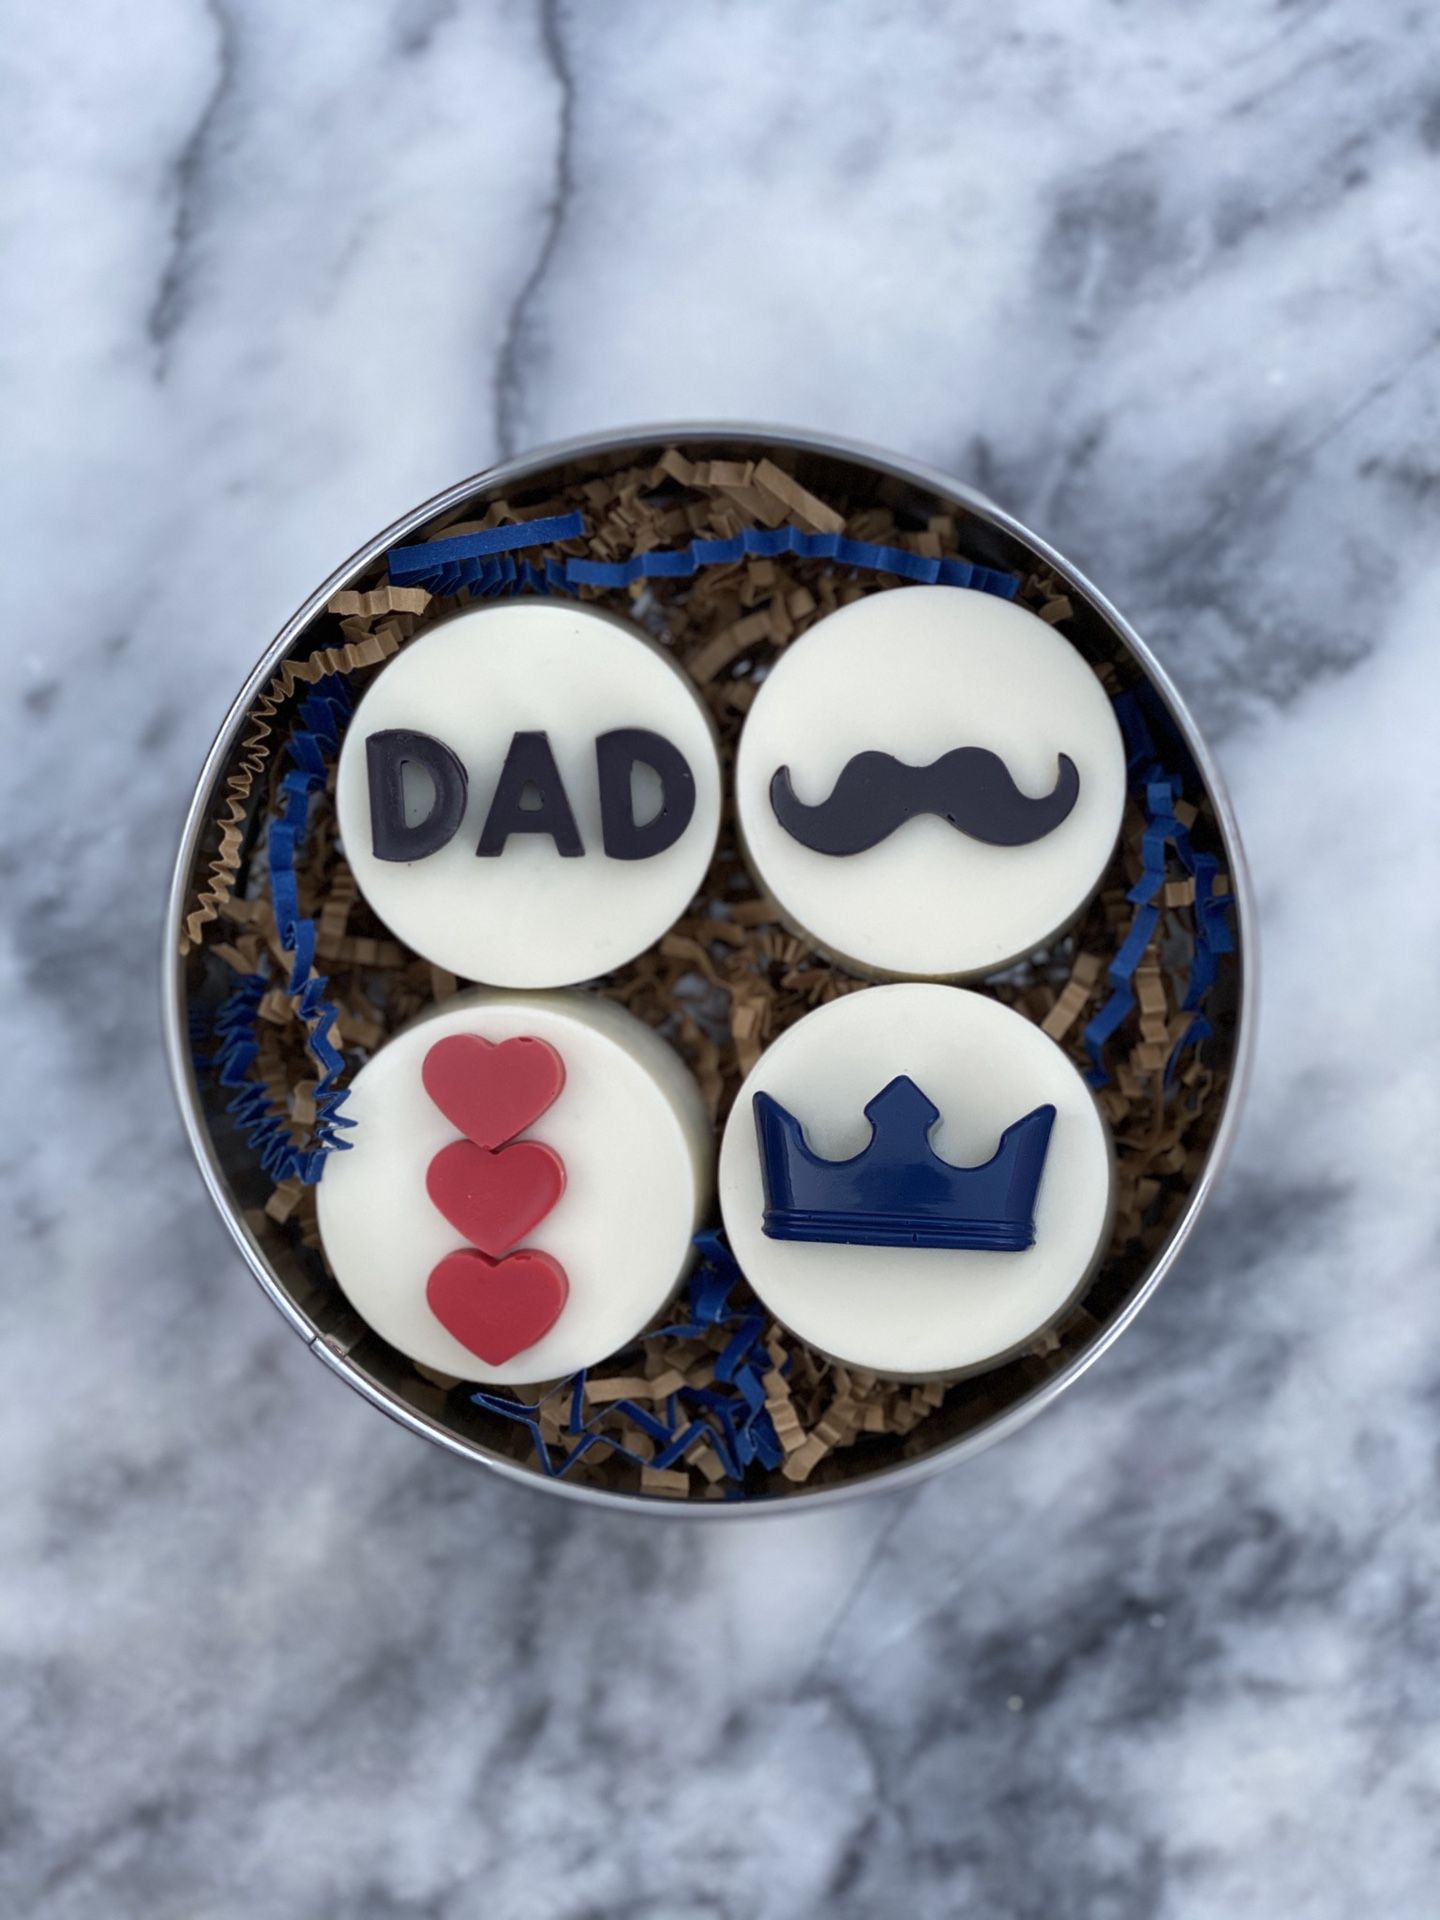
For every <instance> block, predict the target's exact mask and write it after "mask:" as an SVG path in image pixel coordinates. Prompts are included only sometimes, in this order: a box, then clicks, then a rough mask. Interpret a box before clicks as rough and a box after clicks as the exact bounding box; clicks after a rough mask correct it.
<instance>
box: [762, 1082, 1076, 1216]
mask: <svg viewBox="0 0 1440 1920" xmlns="http://www.w3.org/2000/svg"><path fill="white" fill-rule="evenodd" d="M865 1117H866V1119H867V1120H868V1121H869V1122H870V1125H871V1127H872V1128H873V1129H874V1133H873V1137H872V1138H871V1140H870V1142H869V1144H868V1145H867V1146H866V1147H865V1148H864V1149H863V1150H862V1151H861V1152H859V1153H857V1154H856V1155H855V1157H854V1158H853V1159H851V1160H822V1159H821V1158H820V1157H819V1155H818V1154H815V1153H812V1152H811V1150H810V1148H809V1147H808V1146H807V1145H806V1144H805V1135H804V1131H803V1130H802V1128H801V1125H800V1122H799V1121H798V1120H797V1119H796V1118H795V1116H794V1114H792V1113H787V1112H786V1110H785V1108H784V1107H782V1106H781V1105H780V1102H779V1101H778V1100H776V1099H774V1098H773V1097H772V1096H771V1095H770V1094H768V1093H757V1094H756V1095H755V1131H756V1133H757V1134H758V1135H759V1139H760V1176H761V1179H762V1180H763V1181H764V1184H765V1219H764V1229H765V1232H766V1233H767V1234H768V1235H769V1237H770V1238H771V1239H772V1240H825V1241H830V1242H832V1243H837V1244H840V1245H848V1246H864V1247H966V1248H973V1249H977V1250H980V1249H983V1250H986V1251H989V1252H993V1253H1022V1252H1023V1251H1024V1250H1025V1248H1026V1247H1029V1246H1033V1245H1034V1243H1035V1196H1036V1194H1037V1192H1038V1191H1039V1188H1040V1176H1041V1174H1042V1173H1043V1172H1044V1170H1045V1155H1046V1152H1047V1150H1048V1148H1049V1145H1050V1129H1051V1127H1052V1126H1053V1125H1054V1122H1055V1109H1054V1107H1048V1106H1047V1107H1036V1108H1035V1110H1034V1112H1033V1113H1027V1114H1026V1115H1025V1117H1024V1119H1023V1120H1017V1121H1015V1123H1014V1124H1013V1126H1009V1127H1007V1128H1006V1129H1005V1131H1004V1133H1002V1134H1001V1136H1000V1144H999V1146H998V1147H997V1148H996V1149H995V1152H994V1155H993V1156H992V1157H991V1158H990V1159H989V1160H987V1161H986V1162H985V1164H984V1165H983V1166H980V1167H952V1166H951V1165H950V1163H949V1161H948V1160H942V1159H941V1158H940V1156H939V1155H938V1154H937V1153H936V1152H935V1150H934V1148H933V1147H932V1146H931V1145H930V1135H931V1132H932V1131H933V1129H934V1127H935V1123H936V1122H937V1121H938V1120H939V1118H940V1109H939V1108H938V1107H936V1106H935V1105H934V1104H933V1103H932V1102H931V1101H930V1100H928V1099H927V1098H926V1096H925V1095H924V1094H923V1093H922V1092H921V1091H920V1089H919V1087H917V1086H916V1084H915V1082H914V1081H913V1080H911V1079H910V1078H909V1077H908V1076H907V1075H905V1074H901V1075H900V1076H899V1077H898V1078H897V1079H894V1080H892V1081H891V1082H890V1084H889V1086H887V1087H882V1088H881V1090H880V1092H879V1093H877V1094H876V1096H875V1098H874V1099H873V1100H872V1101H871V1102H870V1104H869V1106H867V1107H866V1109H865Z"/></svg>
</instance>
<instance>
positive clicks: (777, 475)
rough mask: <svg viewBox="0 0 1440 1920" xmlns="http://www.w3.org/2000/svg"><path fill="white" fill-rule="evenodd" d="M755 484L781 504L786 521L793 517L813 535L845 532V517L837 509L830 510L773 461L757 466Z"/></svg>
mask: <svg viewBox="0 0 1440 1920" xmlns="http://www.w3.org/2000/svg"><path fill="white" fill-rule="evenodd" d="M755 484H756V486H757V487H759V488H761V489H762V491H764V492H765V493H768V494H771V495H773V496H774V498H775V499H776V500H777V501H778V502H779V504H780V507H781V508H782V510H783V511H782V516H781V517H782V518H783V517H784V515H787V514H793V515H794V516H795V518H796V519H797V520H798V521H799V522H800V523H801V525H802V526H804V527H807V528H808V529H809V530H810V531H811V532H812V533H842V532H843V531H844V529H845V516H844V514H842V513H837V512H836V511H835V509H834V507H827V506H826V504H825V502H824V501H823V500H817V499H816V498H815V495H814V494H813V493H811V492H809V491H808V490H807V489H806V488H805V487H802V486H801V485H800V482H799V481H798V480H795V479H792V478H791V476H790V475H789V474H788V473H782V472H781V470H780V468H779V467H777V466H776V465H775V462H774V461H773V460H762V461H761V462H760V464H759V465H758V466H757V467H756V469H755Z"/></svg>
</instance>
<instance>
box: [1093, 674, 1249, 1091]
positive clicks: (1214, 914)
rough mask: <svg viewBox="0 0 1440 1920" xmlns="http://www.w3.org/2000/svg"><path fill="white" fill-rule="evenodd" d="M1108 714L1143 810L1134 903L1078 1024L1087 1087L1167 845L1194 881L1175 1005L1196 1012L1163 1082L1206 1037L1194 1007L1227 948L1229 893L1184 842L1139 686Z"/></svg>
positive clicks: (1208, 857) (1129, 993) (1158, 885)
mask: <svg viewBox="0 0 1440 1920" xmlns="http://www.w3.org/2000/svg"><path fill="white" fill-rule="evenodd" d="M1115 717H1116V719H1117V720H1118V721H1119V723H1120V732H1121V735H1122V737H1123V739H1124V742H1125V758H1126V775H1127V780H1128V784H1129V787H1130V790H1131V792H1132V793H1136V794H1138V795H1139V797H1140V801H1141V805H1142V806H1143V807H1144V810H1145V833H1144V837H1143V838H1142V840H1141V843H1140V858H1141V874H1140V878H1139V879H1138V880H1137V881H1136V883H1135V885H1134V886H1133V887H1132V888H1131V889H1130V891H1129V893H1128V895H1127V896H1126V898H1127V899H1128V900H1129V901H1130V903H1131V904H1132V905H1133V906H1134V908H1135V916H1134V918H1133V919H1132V921H1131V922H1130V926H1129V929H1128V931H1127V933H1126V935H1125V938H1124V940H1122V941H1121V943H1120V947H1119V950H1118V952H1117V953H1116V954H1115V956H1114V958H1113V959H1112V960H1111V962H1110V965H1109V967H1108V968H1107V969H1106V975H1107V978H1108V979H1109V981H1110V988H1111V991H1110V995H1109V997H1108V998H1107V999H1106V1001H1105V1003H1104V1005H1103V1006H1102V1007H1101V1008H1100V1010H1099V1012H1098V1013H1097V1014H1096V1015H1095V1017H1094V1018H1093V1019H1092V1020H1091V1021H1090V1023H1089V1025H1088V1026H1087V1027H1086V1028H1085V1035H1084V1040H1085V1051H1086V1052H1087V1054H1088V1055H1089V1056H1090V1071H1089V1073H1088V1074H1087V1075H1086V1078H1087V1080H1088V1081H1089V1083H1090V1085H1091V1086H1092V1087H1103V1086H1105V1085H1106V1084H1107V1083H1108V1082H1109V1079H1110V1072H1109V1069H1108V1067H1107V1066H1106V1064H1105V1048H1106V1045H1107V1043H1108V1042H1109V1040H1110V1039H1111V1037H1112V1035H1113V1034H1114V1033H1115V1031H1116V1029H1117V1028H1118V1027H1119V1026H1120V1025H1121V1024H1122V1023H1123V1021H1124V1020H1125V1017H1126V1015H1127V1014H1129V1013H1130V1012H1131V1010H1132V1009H1133V1007H1134V1005H1135V994H1134V989H1133V987H1132V985H1131V981H1132V979H1133V977H1134V973H1135V969H1136V967H1137V966H1138V965H1139V964H1140V961H1141V959H1142V958H1143V957H1144V953H1145V949H1146V947H1147V946H1148V945H1149V944H1150V941H1151V938H1152V937H1153V935H1154V932H1155V929H1156V927H1157V926H1158V924H1159V921H1160V913H1161V908H1160V906H1159V905H1158V904H1157V901H1158V900H1159V897H1160V895H1161V893H1162V891H1163V889H1164V886H1165V879H1166V871H1167V862H1168V858H1169V849H1171V848H1173V849H1174V853H1175V858H1176V859H1177V860H1178V861H1179V863H1180V866H1181V868H1182V869H1183V870H1184V872H1186V873H1187V874H1189V875H1190V876H1191V877H1192V878H1193V880H1194V882H1195V952H1194V957H1193V960H1192V962H1191V967H1190V978H1189V980H1188V982H1187V984H1186V989H1185V995H1184V998H1183V999H1182V1000H1181V1003H1180V1007H1181V1011H1182V1012H1184V1013H1193V1014H1195V1016H1196V1017H1195V1018H1194V1019H1193V1020H1192V1021H1191V1022H1190V1024H1189V1025H1188V1026H1187V1028H1186V1029H1185V1032H1184V1033H1183V1034H1182V1035H1181V1037H1180V1039H1179V1040H1178V1041H1177V1042H1176V1044H1175V1046H1174V1048H1173V1049H1172V1050H1171V1054H1170V1058H1169V1059H1168V1060H1167V1062H1166V1063H1165V1076H1164V1083H1165V1085H1166V1086H1167V1087H1168V1086H1170V1085H1172V1084H1173V1082H1174V1079H1175V1073H1176V1070H1177V1068H1178V1067H1179V1064H1180V1059H1181V1056H1182V1055H1183V1054H1184V1053H1185V1052H1186V1051H1187V1050H1188V1049H1189V1048H1191V1047H1193V1046H1198V1045H1199V1044H1200V1042H1201V1041H1202V1040H1205V1039H1208V1037H1209V1035H1210V1033H1211V1027H1210V1023H1209V1021H1208V1020H1206V1019H1205V1018H1204V1016H1203V1015H1202V1014H1201V1012H1200V1006H1201V1003H1202V1001H1203V1000H1204V998H1205V995H1206V993H1207V992H1208V991H1209V989H1210V987H1211V986H1212V985H1213V983H1214V980H1215V975H1216V972H1217V971H1218V962H1219V958H1220V956H1221V955H1222V954H1227V953H1231V952H1233V951H1234V935H1233V934H1232V932H1231V928H1230V915H1229V908H1230V907H1231V906H1232V905H1233V895H1231V894H1228V893H1219V892H1217V891H1216V888H1215V880H1216V876H1217V875H1218V873H1219V871H1220V863H1219V861H1218V860H1217V859H1216V858H1215V856H1214V854H1210V853H1196V851H1195V849H1194V848H1193V847H1192V845H1191V844H1190V833H1189V829H1188V828H1187V827H1185V826H1184V825H1183V824H1182V823H1181V821H1180V820H1179V818H1178V817H1177V816H1176V813H1175V804H1176V802H1177V801H1178V800H1179V799H1180V798H1181V796H1182V794H1183V792H1184V781H1183V779H1182V778H1181V776H1180V775H1179V774H1176V773H1171V772H1168V771H1167V770H1166V769H1165V768H1164V767H1163V766H1162V764H1161V760H1160V755H1159V753H1158V751H1157V748H1156V745H1155V739H1154V735H1153V733H1152V731H1151V728H1150V725H1149V723H1148V721H1147V719H1146V717H1145V713H1144V710H1143V707H1142V704H1141V693H1140V690H1139V689H1134V690H1131V691H1129V692H1126V693H1122V694H1118V695H1117V696H1116V699H1115Z"/></svg>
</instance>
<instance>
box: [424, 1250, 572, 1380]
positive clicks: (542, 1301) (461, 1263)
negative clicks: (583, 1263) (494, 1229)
mask: <svg viewBox="0 0 1440 1920" xmlns="http://www.w3.org/2000/svg"><path fill="white" fill-rule="evenodd" d="M569 1292H570V1282H569V1280H568V1279H567V1278H566V1275H565V1269H564V1268H563V1267H562V1266H561V1264H560V1262H559V1261H558V1260H552V1259H551V1258H550V1255H549V1254H548V1253H540V1252H538V1251H537V1250H536V1249H535V1248H534V1247H522V1248H521V1249H520V1251H519V1252H518V1253H509V1254H507V1255H506V1256H505V1258H504V1259H503V1260H492V1259H490V1257H489V1256H488V1254H483V1253H481V1252H480V1251H479V1250H478V1249H477V1248H475V1247H463V1248H461V1249H460V1250H459V1251H457V1252H455V1253H447V1254H446V1256H445V1258H444V1259H443V1260H442V1261H441V1262H440V1264H439V1265H438V1266H437V1267H436V1268H435V1270H434V1272H433V1273H432V1274H431V1275H430V1278H429V1281H428V1282H427V1283H426V1287H425V1298H426V1299H427V1300H428V1301H429V1303H430V1311H431V1312H432V1313H433V1314H434V1316H435V1318H436V1319H437V1320H438V1321H439V1322H440V1324H441V1326H442V1327H444V1329H445V1331H446V1332H447V1333H451V1334H453V1335H454V1336H455V1338H456V1339H457V1340H458V1341H459V1342H460V1344H461V1346H462V1347H465V1348H467V1349H468V1350H469V1351H470V1352H471V1353H474V1354H478V1355H479V1357H480V1358H481V1359H482V1360H483V1361H484V1362H485V1364H486V1366H488V1367H501V1366H504V1364H505V1362H506V1361H507V1360H513V1359H514V1358H515V1355H516V1354H517V1353H523V1352H524V1351H525V1349H526V1347H533V1346H534V1344H535V1342H536V1341H537V1340H538V1339H539V1338H540V1337H541V1335H542V1334H546V1333H548V1332H549V1331H550V1329H551V1327H553V1326H554V1324H555V1322H556V1321H557V1320H558V1319H559V1318H560V1312H561V1309H562V1308H563V1307H564V1305H565V1301H566V1298H567V1296H568V1295H569Z"/></svg>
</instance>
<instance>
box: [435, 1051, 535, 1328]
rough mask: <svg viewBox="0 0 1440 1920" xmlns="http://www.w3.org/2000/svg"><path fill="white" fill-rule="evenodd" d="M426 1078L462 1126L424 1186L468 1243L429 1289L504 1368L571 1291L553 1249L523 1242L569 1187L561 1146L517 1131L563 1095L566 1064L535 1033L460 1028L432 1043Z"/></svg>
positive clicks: (455, 1323)
mask: <svg viewBox="0 0 1440 1920" xmlns="http://www.w3.org/2000/svg"><path fill="white" fill-rule="evenodd" d="M420 1077H421V1082H422V1084H423V1085H424V1088H425V1091H426V1093H427V1094H428V1095H429V1096H430V1098H431V1100H432V1101H434V1103H435V1105H436V1106H437V1107H438V1108H439V1109H440V1111H441V1113H442V1114H444V1116H445V1118H446V1119H447V1120H448V1121H449V1122H450V1123H451V1125H452V1126H456V1127H458V1128H459V1129H460V1132H461V1135H462V1138H461V1139H459V1140H452V1141H451V1142H450V1144H449V1146H446V1147H442V1148H441V1149H440V1151H439V1152H438V1153H437V1154H436V1155H435V1157H434V1159H433V1160H431V1162H430V1166H429V1169H428V1170H427V1172H426V1175H425V1189H426V1192H427V1193H428V1194H429V1196H430V1199H431V1201H432V1202H433V1203H434V1205H435V1206H436V1207H437V1208H438V1209H439V1211H440V1212H441V1213H442V1214H444V1216H445V1218H446V1219H447V1220H448V1221H449V1222H450V1225H451V1226H452V1227H454V1229H455V1231H456V1232H457V1233H459V1234H463V1235H464V1237H465V1238H466V1239H467V1240H468V1241H469V1242H470V1245H469V1246H468V1247H463V1248H460V1249H458V1250H457V1251H456V1252H454V1253H447V1254H446V1255H445V1257H444V1259H443V1260H441V1261H440V1262H439V1263H438V1264H437V1265H436V1267H435V1268H434V1270H433V1271H432V1273H431V1275H430V1278H429V1280H428V1281H427V1283H426V1287H425V1296H426V1298H427V1299H428V1301H429V1302H430V1310H431V1312H432V1313H433V1314H434V1315H435V1318H436V1319H437V1320H438V1321H439V1322H440V1324H441V1326H442V1327H444V1328H445V1329H446V1330H447V1331H448V1332H450V1333H452V1334H453V1335H454V1336H455V1338H456V1339H457V1340H458V1341H459V1342H460V1344H461V1346H463V1347H468V1348H469V1350H470V1351H471V1352H472V1353H475V1354H478V1355H479V1356H480V1358H481V1359H482V1360H484V1361H485V1362H486V1364H487V1365H489V1366H503V1365H504V1363H505V1362H506V1361H507V1360H513V1359H514V1357H515V1355H516V1354H517V1353H520V1352H522V1351H523V1350H524V1348H526V1347H531V1346H533V1345H534V1344H535V1342H536V1341H537V1340H538V1339H539V1338H540V1337H541V1335H542V1334H545V1333H548V1332H549V1331H550V1329H551V1327H553V1326H554V1324H555V1322H556V1321H557V1320H558V1319H559V1317H560V1314H561V1311H562V1309H563V1308H564V1305H565V1301H566V1298H567V1297H568V1295H569V1292H570V1280H569V1276H568V1275H567V1274H566V1272H565V1269H564V1268H563V1267H562V1266H561V1265H560V1262H559V1261H558V1260H556V1259H555V1258H554V1257H553V1255H551V1254H548V1253H542V1252H541V1251H540V1250H539V1249H538V1248H536V1247H523V1248H521V1247H520V1246H519V1243H520V1242H521V1241H522V1240H523V1239H525V1237H526V1236H527V1235H528V1234H529V1233H530V1232H531V1231H532V1230H533V1229H534V1228H535V1227H538V1226H539V1224H540V1222H541V1221H542V1220H543V1219H544V1218H545V1216H546V1215H547V1214H548V1213H549V1212H550V1211H551V1209H552V1208H553V1207H554V1205H555V1203H556V1201H557V1200H558V1199H559V1198H560V1196H561V1194H563V1193H564V1191H565V1162H564V1161H563V1160H562V1159H561V1158H560V1155H559V1154H558V1153H557V1152H556V1151H555V1149H554V1148H553V1147H551V1146H547V1145H546V1144H545V1143H544V1142H543V1141H540V1140H521V1139H518V1138H517V1135H519V1134H521V1133H523V1132H524V1131H525V1129H526V1128H527V1127H530V1126H532V1125H533V1124H534V1123H535V1121H537V1120H538V1119H539V1118H540V1116H541V1114H543V1113H544V1112H545V1110H546V1109H547V1108H548V1107H550V1106H553V1105H554V1103H555V1101H556V1100H557V1099H558V1097H559V1095H560V1092H561V1090H562V1088H563V1087H564V1085H565V1063H564V1061H563V1060H562V1059H561V1058H560V1055H559V1054H558V1053H557V1052H556V1051H555V1049H554V1048H553V1047H552V1046H550V1045H549V1044H548V1043H547V1042H546V1041H544V1040H539V1039H536V1038H535V1037H534V1036H533V1035H531V1034H522V1035H517V1036H516V1037H515V1038H514V1039H513V1040H504V1041H501V1043H500V1044H499V1045H498V1046H495V1045H493V1044H492V1043H491V1042H490V1041H489V1040H486V1039H484V1038H483V1037H482V1036H481V1035H480V1034H478V1033H456V1034H451V1035H450V1037H449V1038H448V1039H446V1040H437V1041H436V1043H435V1045H434V1046H433V1047H431V1049H430V1051H429V1052H428V1053H427V1054H426V1056H425V1062H424V1066H423V1067H422V1069H421V1076H420ZM512 1248H519V1251H516V1252H512V1251H511V1249H512Z"/></svg>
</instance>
